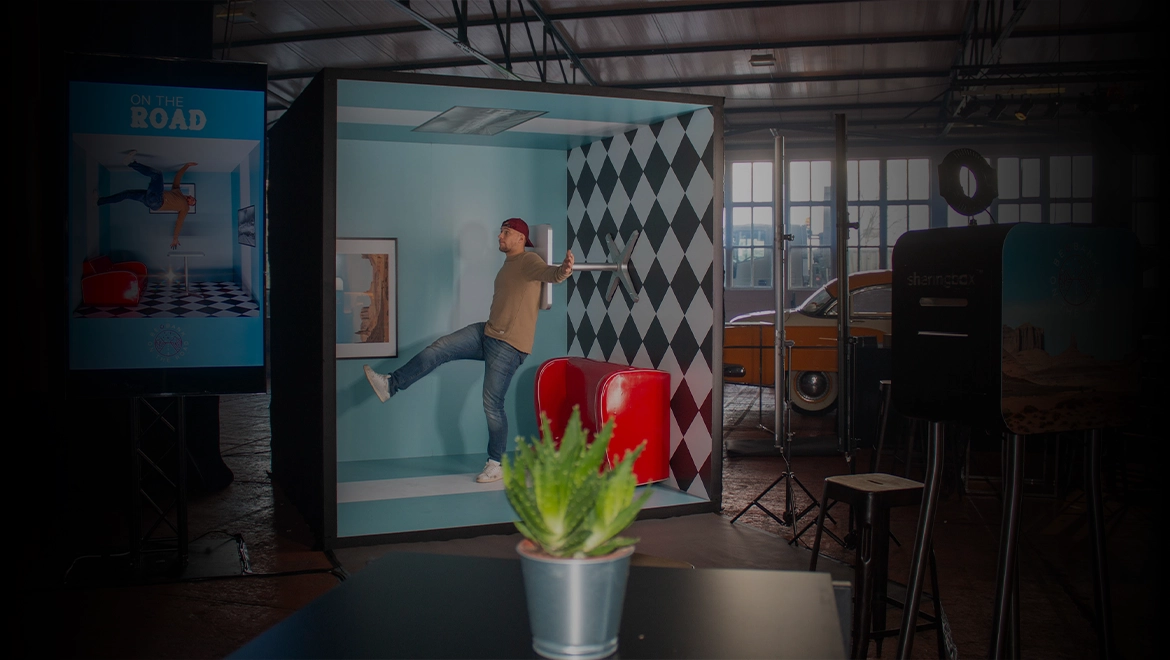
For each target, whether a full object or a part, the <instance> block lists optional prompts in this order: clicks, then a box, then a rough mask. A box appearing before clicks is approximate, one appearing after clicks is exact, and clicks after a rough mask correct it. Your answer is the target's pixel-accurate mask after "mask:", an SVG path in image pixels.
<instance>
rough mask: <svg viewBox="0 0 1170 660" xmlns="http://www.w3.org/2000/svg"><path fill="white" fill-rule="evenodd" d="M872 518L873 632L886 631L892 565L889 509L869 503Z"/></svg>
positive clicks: (879, 651) (879, 640) (878, 649)
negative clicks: (877, 507)
mask: <svg viewBox="0 0 1170 660" xmlns="http://www.w3.org/2000/svg"><path fill="white" fill-rule="evenodd" d="M869 507H870V509H869V511H870V512H871V513H870V517H872V518H873V520H872V522H870V521H866V522H869V523H870V527H871V532H870V546H871V547H872V548H873V600H872V603H873V616H872V617H871V618H872V620H873V630H878V631H882V632H884V631H885V630H886V622H887V617H886V595H887V590H888V589H887V585H888V583H889V565H890V513H889V510H888V509H883V510H880V511H877V510H874V509H873V504H872V503H869ZM882 639H883V638H882V637H878V638H877V654H878V657H881V654H882Z"/></svg>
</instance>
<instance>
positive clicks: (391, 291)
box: [334, 238, 398, 358]
mask: <svg viewBox="0 0 1170 660" xmlns="http://www.w3.org/2000/svg"><path fill="white" fill-rule="evenodd" d="M336 252H337V255H336V270H335V271H334V273H335V275H334V276H335V278H336V280H335V288H336V291H337V308H336V313H335V318H336V323H337V357H339V358H371V357H397V356H398V241H397V239H393V238H339V239H337V249H336Z"/></svg>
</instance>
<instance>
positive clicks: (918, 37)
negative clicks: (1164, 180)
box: [215, 0, 1156, 148]
mask: <svg viewBox="0 0 1170 660" xmlns="http://www.w3.org/2000/svg"><path fill="white" fill-rule="evenodd" d="M1154 4H1155V3H1153V2H1145V1H1142V0H1133V1H1130V0H1112V1H1106V0H850V1H843V0H755V1H733V0H724V1H705V2H704V1H694V0H655V1H649V2H626V1H621V0H588V1H585V0H474V1H468V0H425V1H420V0H414V1H412V2H407V1H405V0H401V1H400V0H330V1H329V2H325V1H320V0H231V1H230V2H223V3H221V4H220V5H219V6H217V8H216V9H217V11H216V18H215V31H216V32H215V36H216V41H217V43H216V46H215V47H216V51H215V53H216V56H217V57H219V58H222V59H228V60H240V61H253V62H257V61H258V62H266V63H267V64H268V71H269V86H268V92H269V96H268V120H269V122H270V123H272V122H275V121H277V120H278V119H279V117H280V115H281V114H282V113H283V112H284V110H285V109H286V108H287V107H288V106H289V105H290V104H291V103H292V102H293V101H294V100H295V99H296V97H297V95H298V94H299V93H300V92H301V90H302V89H303V88H304V87H305V85H306V84H308V82H309V81H310V80H311V79H312V77H313V76H314V75H316V73H317V72H319V71H320V70H321V69H322V68H326V67H343V68H354V69H369V70H377V71H397V72H412V73H423V74H432V75H440V76H465V77H472V78H493V79H518V80H526V81H533V82H545V83H549V84H552V85H562V84H577V85H597V86H603V87H612V88H624V89H632V90H654V91H668V92H682V93H690V94H701V95H711V96H720V97H723V98H724V99H725V105H724V108H725V113H726V120H725V129H726V136H725V137H726V145H727V146H728V147H729V148H735V147H736V146H751V145H756V144H766V143H769V142H770V141H771V135H772V133H771V131H772V130H778V131H781V132H782V133H783V134H784V135H786V136H787V139H789V140H791V141H793V142H794V143H796V144H799V143H800V142H801V141H805V142H809V143H813V142H823V141H826V140H831V139H832V135H833V130H834V128H833V116H834V115H835V114H839V113H840V114H844V115H846V117H847V120H848V125H849V132H850V140H851V143H854V144H856V143H857V142H859V141H860V142H863V143H864V142H869V143H877V144H901V143H907V142H909V143H960V142H961V143H973V142H1003V141H1024V140H1027V141H1056V140H1069V139H1074V140H1084V139H1087V135H1088V131H1089V130H1090V128H1089V126H1090V122H1089V118H1090V117H1091V116H1093V115H1094V114H1096V115H1098V116H1099V115H1100V114H1102V113H1145V112H1149V104H1150V101H1152V98H1151V97H1152V95H1153V92H1154V91H1156V90H1154V89H1153V88H1152V84H1153V82H1154V80H1155V71H1156V68H1155V61H1154V59H1155V58H1154V56H1153V53H1154V43H1153V32H1152V29H1151V26H1152V25H1154V17H1153V15H1152V13H1153V6H1154Z"/></svg>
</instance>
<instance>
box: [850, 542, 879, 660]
mask: <svg viewBox="0 0 1170 660" xmlns="http://www.w3.org/2000/svg"><path fill="white" fill-rule="evenodd" d="M875 541H876V538H875V531H874V529H873V527H871V526H870V525H869V524H868V523H867V522H864V521H863V522H862V523H861V525H860V529H859V530H858V540H857V567H856V568H855V569H854V575H856V576H857V577H856V578H854V579H856V580H857V581H858V582H859V583H860V585H859V586H860V593H859V594H858V598H857V601H856V602H855V603H854V606H853V612H854V613H855V616H854V617H853V655H852V656H851V657H853V658H859V659H861V660H864V658H865V657H866V656H867V655H869V636H870V635H869V631H870V629H871V628H872V627H873V603H874V600H873V599H874V593H873V592H874V577H875V576H874V573H875V572H876V571H875V570H874V568H875V565H874V556H873V554H874V553H873V547H874V542H875Z"/></svg>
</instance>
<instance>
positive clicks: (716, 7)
mask: <svg viewBox="0 0 1170 660" xmlns="http://www.w3.org/2000/svg"><path fill="white" fill-rule="evenodd" d="M390 1H391V2H393V1H394V0H390ZM858 1H861V2H874V1H875V0H740V1H736V2H700V3H693V2H692V3H673V4H668V3H665V2H663V3H655V4H652V5H647V6H641V7H622V8H608V7H602V8H598V9H570V10H565V11H550V12H545V15H546V16H547V17H548V20H550V21H578V20H590V19H598V18H619V17H623V16H652V15H656V14H682V13H692V12H707V11H730V10H734V9H769V8H773V7H797V6H802V5H827V4H838V3H844V2H858ZM431 22H432V23H434V24H435V25H437V26H438V27H441V28H443V29H445V30H449V29H456V28H458V27H459V21H458V20H456V19H447V18H444V19H435V20H433V21H431ZM514 22H517V23H520V22H543V21H542V20H541V19H540V17H538V16H532V17H527V16H525V17H523V18H522V19H519V20H516V21H514ZM495 24H496V22H495V20H493V19H492V18H490V17H487V16H484V17H482V18H470V17H468V19H467V21H466V25H467V27H468V28H472V27H484V26H495ZM427 29H428V28H425V27H422V26H420V25H416V24H405V25H385V26H381V27H375V28H347V29H343V30H329V31H324V32H322V31H305V32H288V33H284V34H278V35H273V36H271V37H258V38H256V39H242V40H240V41H233V42H231V43H230V44H229V43H219V44H215V45H214V48H227V47H229V46H230V47H232V48H248V47H250V46H271V45H275V44H286V43H293V42H298V41H320V40H322V39H350V38H355V37H374V36H379V35H387V34H406V33H411V32H423V31H425V30H427Z"/></svg>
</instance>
